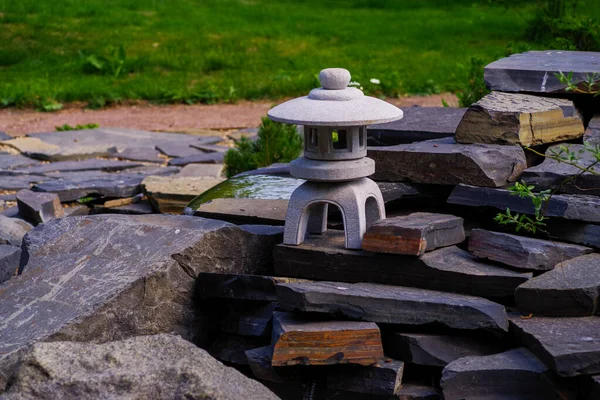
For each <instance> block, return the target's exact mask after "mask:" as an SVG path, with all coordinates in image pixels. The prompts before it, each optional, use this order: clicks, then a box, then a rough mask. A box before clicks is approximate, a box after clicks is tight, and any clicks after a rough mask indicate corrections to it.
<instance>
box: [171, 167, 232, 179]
mask: <svg viewBox="0 0 600 400" xmlns="http://www.w3.org/2000/svg"><path fill="white" fill-rule="evenodd" d="M222 175H223V164H188V165H186V166H185V167H183V168H182V169H181V171H179V173H178V174H177V176H179V177H197V176H212V177H215V178H219V177H221V176H222Z"/></svg>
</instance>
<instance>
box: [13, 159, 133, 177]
mask: <svg viewBox="0 0 600 400" xmlns="http://www.w3.org/2000/svg"><path fill="white" fill-rule="evenodd" d="M139 166H141V164H139V163H133V162H129V161H117V160H104V159H89V160H83V161H58V162H53V163H49V164H41V165H37V166H33V167H29V168H26V169H22V170H21V171H22V172H25V173H28V174H45V173H48V172H61V171H66V172H68V171H90V170H97V171H105V172H114V171H121V170H124V169H128V168H135V167H139Z"/></svg>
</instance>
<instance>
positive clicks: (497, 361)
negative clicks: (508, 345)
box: [441, 348, 571, 400]
mask: <svg viewBox="0 0 600 400" xmlns="http://www.w3.org/2000/svg"><path fill="white" fill-rule="evenodd" d="M553 381H554V379H553V377H552V374H551V373H550V371H549V369H548V367H546V366H545V365H544V364H543V363H542V362H541V361H540V360H538V359H537V358H536V357H535V356H534V355H533V354H531V352H529V351H528V350H527V349H524V348H518V349H513V350H509V351H507V352H504V353H500V354H494V355H489V356H468V357H464V358H460V359H458V360H456V361H454V362H452V363H450V364H448V365H447V366H446V368H444V371H443V372H442V380H441V386H442V389H443V391H444V399H446V400H460V399H536V400H538V399H556V400H559V399H564V398H571V397H568V396H567V397H563V392H562V391H561V390H559V389H557V388H556V387H555V385H554V382H553Z"/></svg>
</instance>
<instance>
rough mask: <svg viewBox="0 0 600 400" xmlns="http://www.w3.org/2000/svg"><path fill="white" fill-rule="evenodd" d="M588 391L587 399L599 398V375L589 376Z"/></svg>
mask: <svg viewBox="0 0 600 400" xmlns="http://www.w3.org/2000/svg"><path fill="white" fill-rule="evenodd" d="M590 380H591V382H590V386H591V388H590V391H589V397H588V398H587V399H588V400H594V399H598V398H600V375H596V376H592V377H590Z"/></svg>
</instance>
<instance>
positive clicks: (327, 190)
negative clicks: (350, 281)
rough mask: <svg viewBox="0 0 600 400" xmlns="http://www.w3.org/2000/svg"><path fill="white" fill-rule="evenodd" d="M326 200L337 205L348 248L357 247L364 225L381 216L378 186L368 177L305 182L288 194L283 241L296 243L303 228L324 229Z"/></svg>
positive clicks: (298, 242) (303, 233)
mask: <svg viewBox="0 0 600 400" xmlns="http://www.w3.org/2000/svg"><path fill="white" fill-rule="evenodd" d="M329 204H333V205H335V206H336V207H338V208H339V209H340V211H341V213H342V218H343V222H344V235H345V240H346V248H348V249H360V248H361V246H362V237H363V235H364V234H365V231H366V230H367V228H369V226H371V225H372V224H373V223H374V222H375V221H377V220H379V219H383V218H385V205H384V203H383V196H382V195H381V190H379V186H377V184H376V183H375V182H373V181H372V180H370V179H368V178H361V179H357V180H354V181H350V182H305V183H303V184H302V185H300V186H299V187H298V188H297V189H296V190H295V191H294V193H292V196H291V198H290V202H289V205H288V210H287V214H286V217H285V230H284V234H283V243H284V244H290V245H299V244H302V242H303V241H304V236H305V235H306V232H307V231H308V232H310V233H323V232H325V231H326V230H327V211H328V205H329Z"/></svg>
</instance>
